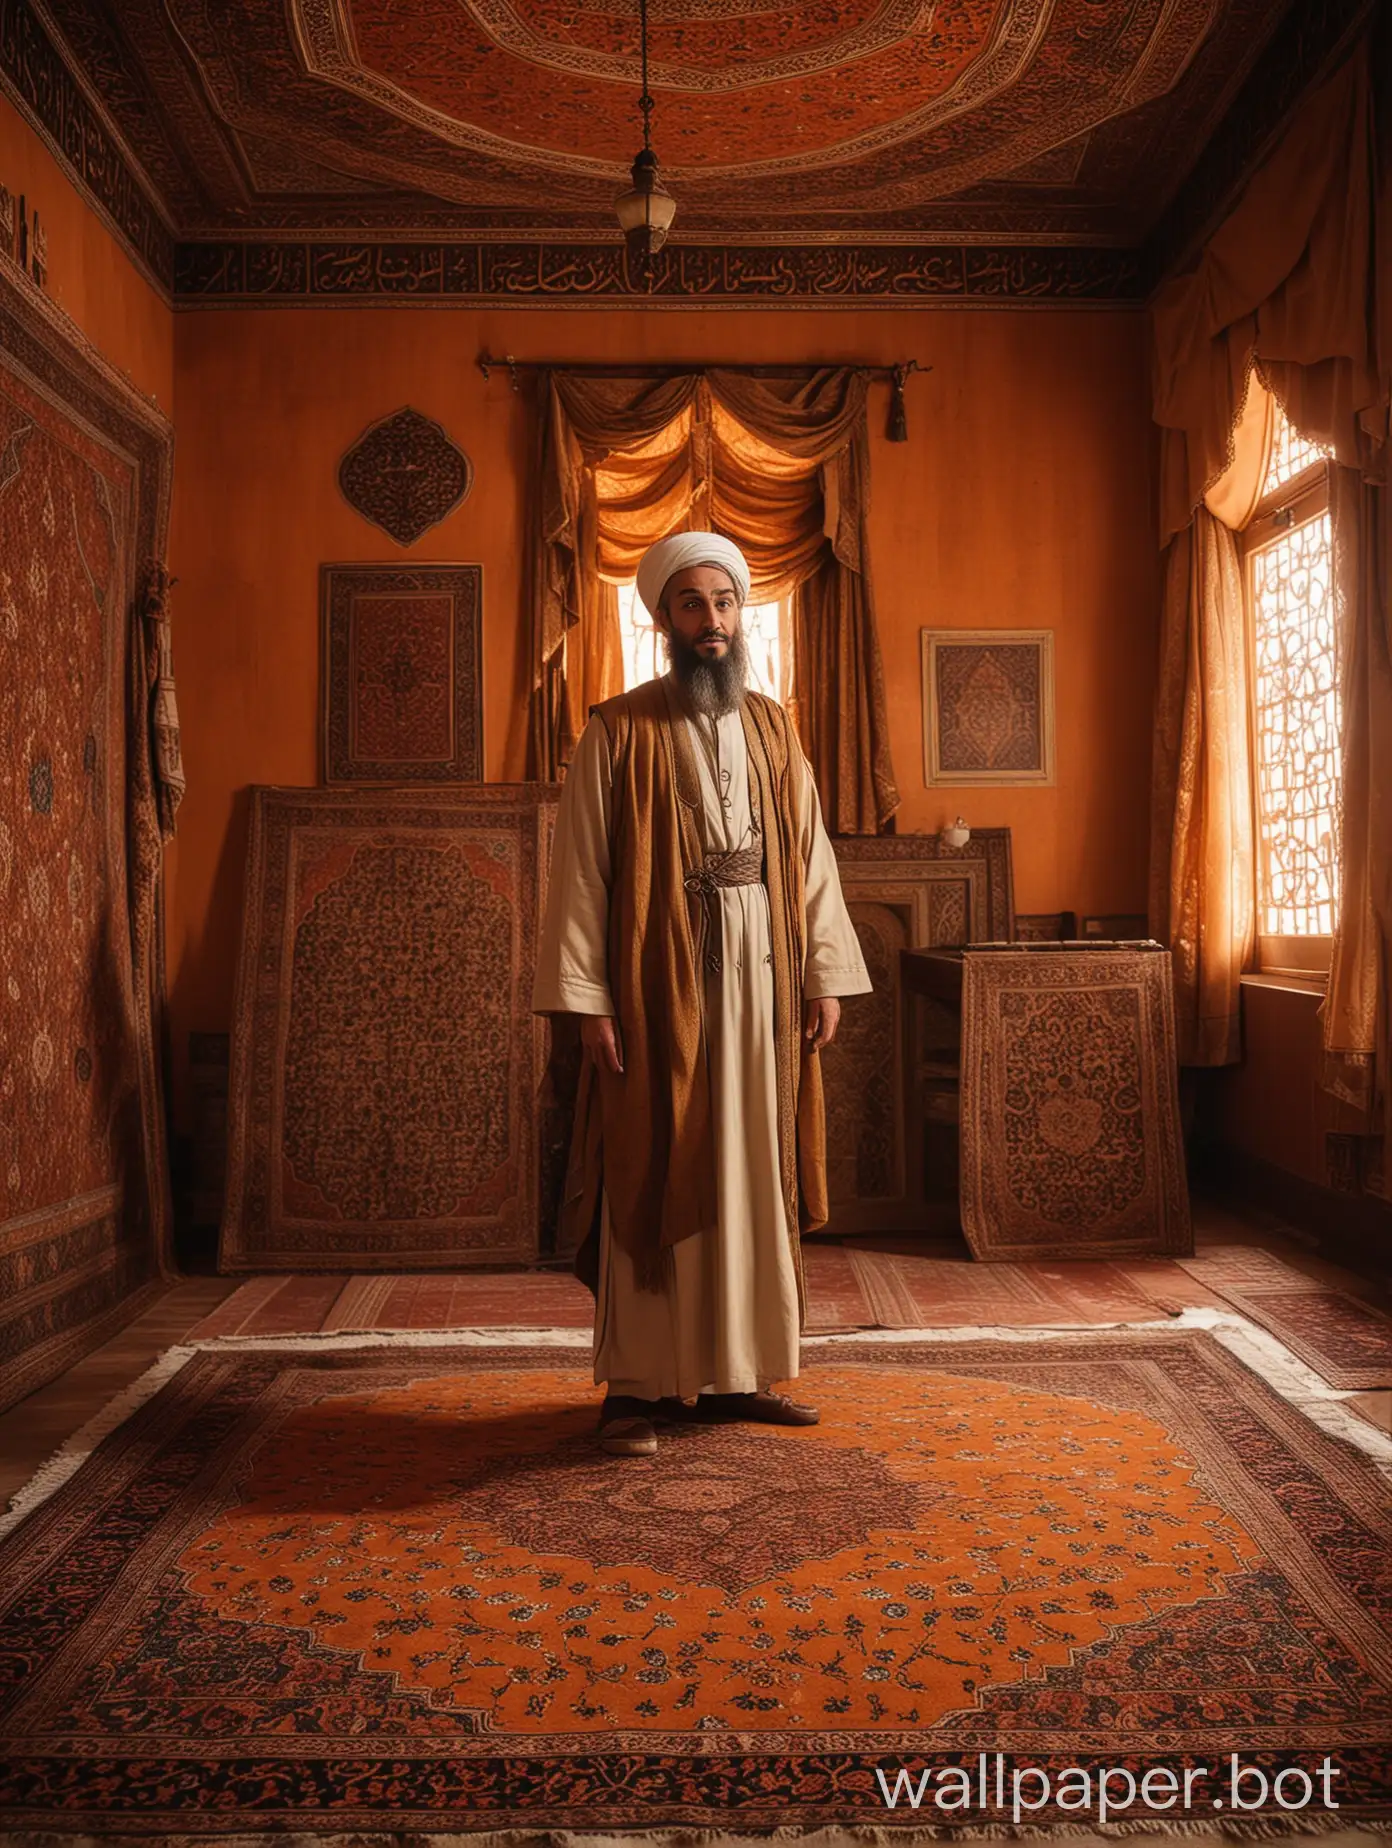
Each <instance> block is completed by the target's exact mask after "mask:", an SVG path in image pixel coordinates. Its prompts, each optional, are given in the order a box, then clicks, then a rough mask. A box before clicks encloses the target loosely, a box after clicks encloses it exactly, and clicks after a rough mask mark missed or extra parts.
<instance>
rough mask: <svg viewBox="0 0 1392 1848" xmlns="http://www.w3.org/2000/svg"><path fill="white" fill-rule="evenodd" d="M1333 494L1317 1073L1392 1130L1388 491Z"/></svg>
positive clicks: (1353, 479)
mask: <svg viewBox="0 0 1392 1848" xmlns="http://www.w3.org/2000/svg"><path fill="white" fill-rule="evenodd" d="M1330 503H1331V504H1330V512H1331V516H1332V520H1331V523H1332V527H1333V540H1334V582H1335V594H1336V598H1337V609H1338V620H1339V641H1340V687H1341V693H1342V700H1343V724H1344V739H1343V745H1344V774H1343V790H1342V798H1343V799H1342V810H1343V815H1342V826H1341V829H1340V847H1341V852H1340V866H1341V873H1340V881H1341V883H1340V894H1339V928H1338V934H1337V936H1336V937H1335V940H1334V957H1333V962H1332V964H1331V967H1330V971H1329V991H1328V995H1327V997H1326V999H1325V1004H1324V1047H1325V1053H1324V1074H1323V1078H1324V1085H1325V1088H1326V1090H1328V1091H1331V1092H1332V1093H1333V1094H1334V1095H1335V1096H1336V1097H1339V1098H1342V1099H1343V1100H1344V1102H1345V1103H1348V1104H1352V1105H1354V1106H1355V1107H1356V1108H1357V1109H1358V1110H1360V1111H1361V1112H1362V1113H1363V1117H1364V1126H1365V1128H1366V1130H1367V1131H1369V1132H1370V1133H1372V1134H1375V1135H1386V1134H1387V1133H1388V1130H1389V1129H1392V1122H1389V1117H1392V1088H1389V1086H1388V1084H1387V1071H1388V1054H1389V1052H1390V1051H1392V1045H1390V1044H1389V1028H1388V1018H1387V1015H1388V993H1389V989H1388V977H1389V964H1390V963H1392V957H1390V956H1389V946H1392V596H1390V595H1389V592H1390V591H1392V580H1390V579H1389V564H1392V493H1389V491H1388V488H1387V487H1386V485H1378V484H1376V483H1374V482H1371V481H1367V480H1365V479H1364V478H1363V476H1362V474H1361V473H1360V471H1359V470H1358V469H1356V468H1335V469H1334V471H1333V479H1332V482H1331V496H1330ZM1379 1054H1380V1055H1381V1057H1380V1058H1379ZM1379 1066H1380V1069H1379Z"/></svg>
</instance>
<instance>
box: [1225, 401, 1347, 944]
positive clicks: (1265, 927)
mask: <svg viewBox="0 0 1392 1848" xmlns="http://www.w3.org/2000/svg"><path fill="white" fill-rule="evenodd" d="M1276 419H1277V424H1276V433H1275V438H1274V441H1273V445H1272V455H1271V466H1270V469H1269V471H1268V474H1267V478H1266V483H1265V496H1264V507H1265V509H1266V511H1265V517H1263V518H1261V519H1260V520H1259V521H1258V522H1257V523H1256V525H1257V530H1258V532H1259V533H1260V534H1261V536H1260V537H1259V538H1258V539H1257V541H1256V543H1254V544H1253V545H1252V547H1251V550H1250V551H1249V553H1248V570H1249V572H1250V579H1249V588H1250V594H1251V608H1252V640H1253V678H1252V702H1253V718H1254V724H1253V735H1254V742H1255V756H1256V763H1255V770H1256V781H1257V822H1258V862H1259V863H1258V868H1257V903H1258V928H1259V930H1260V932H1261V934H1262V935H1263V936H1264V937H1282V938H1290V937H1327V936H1330V935H1331V934H1332V932H1333V930H1334V924H1335V910H1336V906H1337V902H1338V891H1339V862H1338V855H1339V828H1338V801H1339V776H1340V764H1341V749H1340V745H1341V736H1342V729H1341V727H1342V714H1341V711H1340V700H1339V680H1338V664H1337V650H1336V637H1335V624H1334V597H1333V582H1332V577H1333V557H1332V547H1331V540H1330V525H1329V512H1328V494H1327V487H1325V486H1324V484H1323V483H1322V482H1321V481H1320V480H1319V478H1314V479H1315V483H1316V488H1317V489H1320V488H1323V490H1324V491H1322V492H1319V491H1317V492H1315V493H1314V495H1313V497H1312V495H1311V492H1310V488H1309V486H1308V484H1307V483H1305V482H1304V481H1303V480H1302V478H1303V477H1305V476H1306V475H1307V474H1308V473H1309V471H1311V470H1312V469H1313V467H1314V465H1315V464H1316V463H1319V462H1322V461H1323V460H1324V459H1325V452H1324V451H1323V450H1322V449H1320V448H1319V447H1318V446H1317V445H1316V444H1314V443H1310V442H1307V441H1306V439H1305V438H1304V437H1302V436H1301V435H1300V434H1299V433H1298V432H1297V431H1296V430H1293V429H1292V428H1291V426H1290V424H1289V423H1288V422H1287V420H1286V418H1285V416H1284V415H1283V414H1282V412H1281V411H1280V408H1279V407H1278V408H1277V412H1276ZM1293 483H1298V484H1299V489H1298V498H1297V497H1296V496H1295V495H1290V496H1283V495H1282V492H1281V491H1282V490H1283V489H1286V488H1288V487H1290V486H1291V484H1293ZM1283 503H1284V504H1283ZM1267 533H1269V534H1270V537H1267V536H1265V535H1266V534H1267Z"/></svg>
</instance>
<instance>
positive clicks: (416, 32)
mask: <svg viewBox="0 0 1392 1848" xmlns="http://www.w3.org/2000/svg"><path fill="white" fill-rule="evenodd" d="M1359 5H1360V0H1295V6H1294V8H1293V9H1292V7H1291V5H1290V0H813V3H812V4H809V5H801V6H794V5H791V4H789V3H788V0H651V4H650V22H651V23H650V52H651V87H652V91H653V94H654V96H655V99H656V109H655V113H654V121H653V140H654V146H655V148H656V150H657V152H658V155H659V157H660V159H661V161H662V166H663V172H664V176H665V177H666V179H667V182H668V184H669V186H670V187H671V189H672V190H673V192H674V193H675V194H676V196H677V199H678V220H677V227H676V230H677V234H678V235H677V240H676V242H677V243H682V242H685V241H687V240H696V241H702V242H705V243H710V242H711V241H713V240H718V241H720V242H721V243H723V244H724V245H725V246H726V247H740V246H748V245H750V244H753V243H755V242H772V243H774V244H781V245H785V246H787V245H790V244H796V245H799V246H801V247H803V248H804V249H817V248H820V249H823V250H826V249H829V248H834V247H844V246H849V245H854V246H855V247H856V248H857V249H861V250H863V249H866V248H870V247H874V246H876V245H882V246H890V245H903V244H904V243H905V242H906V240H907V241H911V242H912V243H913V244H914V245H915V247H918V248H928V247H932V246H934V245H938V246H956V247H962V248H969V247H971V246H979V245H987V244H990V245H993V246H996V247H1009V246H1019V247H1025V246H1028V247H1030V248H1033V249H1046V248H1049V247H1057V248H1062V247H1070V248H1072V249H1074V250H1080V249H1087V248H1091V249H1092V250H1093V251H1095V252H1101V251H1105V250H1112V251H1117V250H1123V249H1130V250H1133V251H1134V249H1135V248H1136V247H1137V246H1138V245H1140V244H1141V243H1142V242H1143V241H1144V240H1145V238H1146V236H1147V235H1148V234H1149V233H1150V232H1151V231H1152V230H1153V228H1154V227H1155V225H1156V224H1157V221H1158V220H1159V219H1160V218H1161V216H1162V214H1163V213H1164V212H1165V210H1166V208H1167V206H1168V205H1169V204H1170V202H1171V201H1172V200H1173V199H1174V197H1175V195H1176V193H1177V191H1178V190H1179V189H1180V188H1181V187H1182V185H1183V183H1184V182H1185V180H1186V178H1187V177H1188V176H1190V175H1191V174H1192V172H1193V170H1194V168H1195V163H1196V161H1197V160H1198V158H1199V156H1200V154H1201V152H1202V150H1203V149H1204V148H1205V146H1206V144H1208V143H1209V142H1210V140H1211V139H1212V138H1213V136H1214V133H1215V130H1216V129H1217V128H1218V126H1219V124H1220V123H1221V122H1222V121H1223V120H1224V118H1225V117H1227V116H1230V115H1231V113H1232V110H1233V105H1234V101H1235V99H1238V98H1239V97H1240V95H1241V94H1242V93H1243V86H1244V83H1246V86H1247V90H1248V91H1250V90H1251V89H1252V87H1253V82H1254V81H1255V79H1254V77H1253V73H1254V70H1256V69H1257V68H1258V67H1259V66H1260V63H1261V60H1262V59H1263V57H1264V56H1265V57H1266V59H1267V61H1268V63H1272V61H1273V53H1274V50H1275V46H1276V41H1277V40H1279V37H1280V35H1281V34H1282V33H1284V34H1285V36H1286V38H1288V39H1289V38H1291V36H1292V31H1293V22H1294V20H1295V16H1296V15H1301V16H1303V17H1302V23H1301V24H1300V26H1299V30H1300V31H1302V32H1304V33H1305V34H1306V36H1307V37H1309V36H1310V34H1311V32H1312V31H1317V32H1318V33H1319V34H1322V35H1323V37H1324V38H1325V39H1328V38H1329V37H1330V36H1331V35H1334V36H1337V33H1338V31H1339V30H1340V29H1341V27H1342V26H1343V25H1345V24H1346V23H1347V19H1348V18H1349V17H1350V16H1351V15H1352V14H1353V13H1355V12H1356V11H1357V10H1358V8H1359ZM1310 20H1314V21H1315V25H1314V27H1311V26H1310V25H1309V23H1308V22H1309V21H1310ZM45 48H47V54H48V55H49V56H50V57H52V58H54V59H56V60H57V61H58V63H59V64H60V65H62V66H63V67H65V68H66V70H67V71H68V73H69V74H74V73H75V74H76V76H77V79H78V82H77V85H76V87H75V90H74V94H73V96H72V98H71V100H70V102H69V104H68V106H67V110H66V113H67V116H68V118H70V119H68V120H66V121H64V122H60V123H53V124H49V127H50V131H51V133H52V135H53V137H54V139H55V140H57V141H58V142H59V143H60V144H62V145H64V146H65V148H66V150H67V151H68V154H69V157H70V158H72V150H73V149H74V148H77V147H84V148H85V143H86V141H87V140H88V139H90V137H91V135H93V134H98V135H99V136H102V135H104V136H105V138H106V141H107V142H109V144H110V149H111V153H110V157H109V158H108V157H107V155H106V154H105V152H103V153H102V154H101V156H100V158H99V159H98V158H97V157H93V158H92V159H91V160H90V161H89V165H93V166H102V165H103V164H105V165H110V163H111V161H112V160H118V161H122V162H125V163H126V164H127V165H128V166H129V169H130V172H131V174H132V175H133V183H134V184H135V185H136V186H137V187H138V188H139V189H140V190H141V191H142V193H143V195H144V196H145V197H147V198H148V200H149V201H150V203H151V205H152V207H153V212H154V218H155V219H156V220H158V221H162V225H163V234H164V236H165V238H166V240H168V241H169V242H170V245H171V248H172V244H173V242H178V243H181V244H182V243H186V242H187V241H189V240H200V239H201V240H210V239H213V240H215V239H218V238H222V239H224V240H226V239H227V237H228V236H229V235H232V236H239V237H241V238H243V239H246V238H248V237H250V236H251V235H252V234H262V235H264V236H270V237H277V236H279V237H281V238H284V237H285V236H287V235H288V234H290V233H292V232H296V231H303V232H305V233H307V234H312V235H316V236H319V237H321V238H322V237H329V236H333V235H336V234H342V233H354V234H369V235H373V236H377V237H383V236H397V237H401V236H410V237H419V236H422V235H427V234H436V235H444V236H453V237H459V236H478V237H481V238H484V239H493V240H497V239H500V238H504V237H522V238H529V239H542V240H545V239H553V240H554V239H557V238H560V239H567V240H571V241H572V243H573V242H574V241H576V240H579V241H580V242H582V243H583V242H584V241H585V240H592V241H594V242H596V243H599V242H604V241H612V240H613V236H614V233H613V229H612V226H613V219H612V201H613V199H614V197H615V195H616V194H617V193H618V192H619V191H620V190H622V189H623V187H624V186H625V185H626V183H627V168H628V164H629V162H630V161H631V159H632V156H633V154H634V152H635V150H636V148H637V146H638V145H639V143H640V140H641V134H640V127H639V115H638V109H637V99H638V94H639V86H640V69H639V61H638V0H0V80H6V81H7V83H8V87H9V88H10V89H11V91H12V92H13V93H15V94H17V95H18V97H19V99H20V101H21V104H22V106H25V107H27V108H28V110H29V112H30V113H31V115H34V114H36V113H42V110H41V105H42V103H43V100H44V97H45V96H46V95H47V96H48V97H49V98H50V101H49V113H50V114H53V112H54V106H53V104H52V101H51V97H52V94H53V92H54V88H55V84H56V83H57V79H56V77H55V76H54V75H53V74H52V73H49V74H47V75H46V74H45V72H44V71H43V70H42V69H40V68H39V67H40V66H41V65H42V61H43V55H44V53H45ZM1275 64H1276V67H1277V68H1278V70H1279V69H1281V68H1283V66H1284V60H1282V59H1276V60H1275ZM59 87H61V85H60V86H59ZM84 111H85V112H86V114H87V115H89V116H91V117H92V125H91V126H90V127H89V126H88V125H87V124H86V121H85V118H84V119H83V120H82V121H81V122H79V121H78V118H80V117H83V116H84ZM59 113H63V112H62V111H60V112H59ZM75 123H76V124H77V126H76V127H75V126H74V124H75ZM104 145H105V144H104ZM84 158H85V154H84ZM158 228H159V227H158V225H157V226H156V230H158ZM152 235H153V233H152Z"/></svg>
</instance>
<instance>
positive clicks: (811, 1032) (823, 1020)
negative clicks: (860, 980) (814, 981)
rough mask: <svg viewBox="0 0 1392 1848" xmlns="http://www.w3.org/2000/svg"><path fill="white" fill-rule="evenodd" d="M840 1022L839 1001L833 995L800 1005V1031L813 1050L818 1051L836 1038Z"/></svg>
mask: <svg viewBox="0 0 1392 1848" xmlns="http://www.w3.org/2000/svg"><path fill="white" fill-rule="evenodd" d="M840 1024H841V1003H840V1002H839V1001H838V1000H837V999H836V997H835V996H834V995H823V996H822V998H821V1000H820V1001H805V1002H804V1003H803V1007H802V1031H803V1034H804V1036H805V1037H806V1039H807V1040H808V1042H809V1043H810V1045H811V1047H812V1050H813V1052H820V1051H821V1050H822V1048H823V1046H829V1045H830V1044H831V1042H832V1041H833V1040H834V1039H835V1038H836V1029H837V1028H838V1027H839V1026H840Z"/></svg>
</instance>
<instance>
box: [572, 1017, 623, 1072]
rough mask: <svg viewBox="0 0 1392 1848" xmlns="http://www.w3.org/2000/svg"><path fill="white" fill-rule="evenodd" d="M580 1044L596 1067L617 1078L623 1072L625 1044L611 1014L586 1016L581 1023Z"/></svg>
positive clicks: (617, 1024) (616, 1022)
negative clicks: (611, 1073)
mask: <svg viewBox="0 0 1392 1848" xmlns="http://www.w3.org/2000/svg"><path fill="white" fill-rule="evenodd" d="M580 1043H581V1044H582V1045H583V1046H584V1048H585V1051H586V1052H587V1053H588V1054H589V1056H590V1058H592V1059H593V1060H594V1062H595V1064H596V1065H598V1066H599V1067H600V1068H601V1069H602V1070H603V1071H606V1072H613V1073H614V1075H615V1077H618V1076H619V1074H620V1073H621V1072H622V1071H623V1042H622V1041H621V1040H620V1038H619V1023H618V1021H617V1020H615V1019H614V1018H613V1016H612V1015H610V1014H586V1015H585V1016H584V1018H583V1019H582V1020H581V1022H580Z"/></svg>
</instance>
